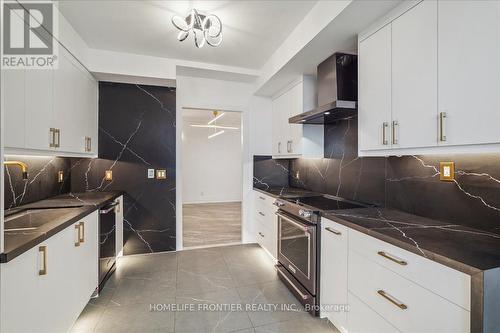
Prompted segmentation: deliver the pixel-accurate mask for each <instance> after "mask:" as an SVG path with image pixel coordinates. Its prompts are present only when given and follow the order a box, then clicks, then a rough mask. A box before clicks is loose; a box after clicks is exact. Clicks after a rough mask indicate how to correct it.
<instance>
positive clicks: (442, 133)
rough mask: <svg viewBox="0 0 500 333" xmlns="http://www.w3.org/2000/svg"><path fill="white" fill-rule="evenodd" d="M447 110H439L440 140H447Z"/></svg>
mask: <svg viewBox="0 0 500 333" xmlns="http://www.w3.org/2000/svg"><path fill="white" fill-rule="evenodd" d="M445 125H446V112H439V141H446V127H445Z"/></svg>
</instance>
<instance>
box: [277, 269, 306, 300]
mask: <svg viewBox="0 0 500 333" xmlns="http://www.w3.org/2000/svg"><path fill="white" fill-rule="evenodd" d="M276 271H277V272H278V273H279V274H280V275H281V276H282V277H283V278H284V279H285V280H286V281H287V282H288V283H289V284H290V285H291V286H292V288H293V289H294V290H295V291H296V292H297V293H298V294H299V295H300V298H302V299H303V300H306V299H308V298H309V295H305V294H304V293H303V292H302V291H300V289H299V288H298V287H297V286H296V285H295V284H294V283H293V282H292V281H291V280H290V279H289V278H288V276H286V275H285V273H283V272H282V271H280V270H279V268H277V267H276Z"/></svg>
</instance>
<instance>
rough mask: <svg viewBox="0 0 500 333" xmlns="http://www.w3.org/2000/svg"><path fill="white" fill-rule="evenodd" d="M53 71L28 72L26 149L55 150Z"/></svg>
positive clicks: (36, 70)
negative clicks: (51, 129) (53, 143)
mask: <svg viewBox="0 0 500 333" xmlns="http://www.w3.org/2000/svg"><path fill="white" fill-rule="evenodd" d="M52 81H53V71H52V70H49V69H31V70H28V71H26V84H25V87H26V119H25V123H24V125H25V126H26V127H25V128H26V148H28V149H43V150H49V149H53V148H52V147H50V144H51V142H52V134H51V132H50V128H51V127H52V126H53V125H52V94H53V91H52Z"/></svg>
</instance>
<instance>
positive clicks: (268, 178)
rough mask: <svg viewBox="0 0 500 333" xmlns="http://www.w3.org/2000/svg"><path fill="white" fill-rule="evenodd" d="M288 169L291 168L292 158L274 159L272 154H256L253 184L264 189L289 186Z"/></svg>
mask: <svg viewBox="0 0 500 333" xmlns="http://www.w3.org/2000/svg"><path fill="white" fill-rule="evenodd" d="M288 170H290V160H287V159H283V160H280V159H274V160H273V159H272V157H271V156H254V157H253V185H254V187H258V188H262V189H269V188H272V187H288V186H289V180H288V177H289V171H288Z"/></svg>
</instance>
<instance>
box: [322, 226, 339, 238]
mask: <svg viewBox="0 0 500 333" xmlns="http://www.w3.org/2000/svg"><path fill="white" fill-rule="evenodd" d="M325 229H326V230H327V231H330V232H331V233H332V234H335V235H337V236H340V235H342V233H341V232H340V231H337V230H335V229H332V228H330V227H326V228H325Z"/></svg>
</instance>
